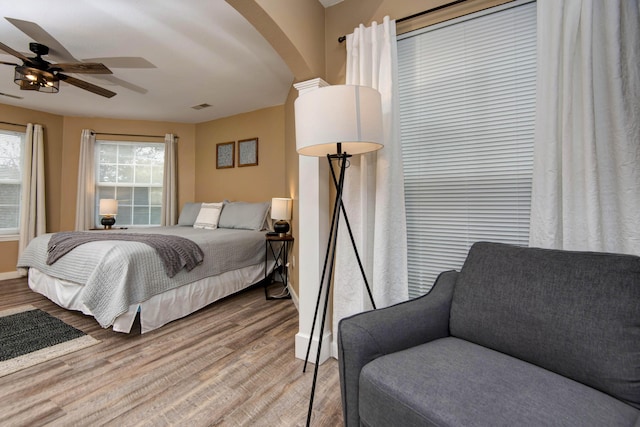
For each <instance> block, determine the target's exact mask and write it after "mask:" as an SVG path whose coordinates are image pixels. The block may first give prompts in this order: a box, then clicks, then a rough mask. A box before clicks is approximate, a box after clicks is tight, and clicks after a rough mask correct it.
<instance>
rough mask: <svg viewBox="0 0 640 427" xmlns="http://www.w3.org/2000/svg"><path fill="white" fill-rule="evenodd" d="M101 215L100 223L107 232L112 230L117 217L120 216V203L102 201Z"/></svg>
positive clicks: (107, 200)
mask: <svg viewBox="0 0 640 427" xmlns="http://www.w3.org/2000/svg"><path fill="white" fill-rule="evenodd" d="M99 212H100V215H101V216H102V219H101V220H100V223H101V224H102V225H103V226H104V228H105V230H111V226H112V225H113V224H115V223H116V218H115V217H116V215H118V201H117V200H116V199H100V210H99Z"/></svg>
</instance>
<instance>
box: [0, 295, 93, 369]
mask: <svg viewBox="0 0 640 427" xmlns="http://www.w3.org/2000/svg"><path fill="white" fill-rule="evenodd" d="M98 342H99V341H98V340H96V339H94V338H92V337H91V336H89V335H86V334H85V333H84V332H82V331H80V330H78V329H76V328H74V327H73V326H70V325H67V324H66V323H64V322H63V321H62V320H60V319H58V318H56V317H53V316H51V315H49V314H48V313H46V312H44V311H42V310H38V309H36V308H35V307H32V306H21V307H17V308H14V309H10V310H5V311H1V312H0V376H4V375H8V374H10V373H12V372H16V371H18V370H21V369H24V368H27V367H29V366H33V365H36V364H38V363H42V362H44V361H47V360H51V359H54V358H56V357H60V356H62V355H64V354H68V353H71V352H74V351H77V350H80V349H83V348H86V347H88V346H91V345H94V344H97V343H98Z"/></svg>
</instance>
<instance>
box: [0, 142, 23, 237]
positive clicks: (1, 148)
mask: <svg viewBox="0 0 640 427" xmlns="http://www.w3.org/2000/svg"><path fill="white" fill-rule="evenodd" d="M24 138H25V134H24V133H20V132H11V131H6V130H0V234H18V229H19V227H20V198H21V194H22V193H21V189H22V167H23V166H22V164H23V155H24Z"/></svg>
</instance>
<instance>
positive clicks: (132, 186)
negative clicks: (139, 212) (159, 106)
mask: <svg viewBox="0 0 640 427" xmlns="http://www.w3.org/2000/svg"><path fill="white" fill-rule="evenodd" d="M104 145H114V146H116V152H117V154H116V161H115V163H114V162H103V163H102V164H109V165H111V166H115V168H116V171H117V170H118V168H119V167H121V166H125V167H127V168H130V169H131V173H132V174H133V177H134V181H133V182H132V183H131V182H119V177H118V176H117V172H116V175H115V176H114V178H115V180H116V181H115V182H105V181H100V172H101V169H100V166H101V163H100V155H101V146H104ZM127 145H129V146H133V147H134V150H135V147H136V146H137V147H154V148H162V153H161V157H162V162H161V163H157V162H156V163H154V162H153V160H152V161H150V162H149V163H148V164H136V163H135V160H134V159H133V158H132V163H130V164H128V163H120V157H119V156H120V153H119V150H120V149H119V148H118V147H121V146H122V147H125V146H127ZM165 149H166V148H165V144H164V142H155V141H135V140H114V139H96V141H95V153H94V165H95V171H94V177H95V183H94V188H95V198H94V223H95V224H94V225H95V227H96V228H101V227H102V225H101V224H100V219H101V216H100V212H99V203H100V199H101V198H115V199H117V200H118V216H120V217H121V218H122V216H123V215H125V214H123V210H124V211H125V212H127V214H129V218H130V221H127V222H125V223H123V222H122V220H121V221H118V222H117V225H118V226H123V227H136V228H142V227H157V226H159V225H160V224H161V221H162V218H161V211H162V203H163V198H162V193H163V187H164V180H163V176H164V160H165V153H164V150H165ZM134 157H135V154H134ZM137 166H143V167H147V166H148V167H149V172H150V178H149V181H150V182H136V181H135V178H136V171H137ZM158 167H159V168H160V179H159V180H154V179H153V177H154V174H155V173H157V172H154V168H155V169H157V168H158ZM101 188H102V189H106V188H114V189H115V192H114V193H113V195H111V194H107V195H106V196H105V197H101V193H103V191H105V190H102V191H101ZM138 188H141V189H149V191H148V192H147V196H146V197H147V199H148V202H147V204H143V205H138V207H144V208H148V210H149V211H148V212H149V213H148V215H149V219H150V220H151V209H154V210H155V211H157V215H156V216H157V218H158V223H151V221H149V223H145V224H139V223H138V224H136V223H135V209H136V204H135V197H136V196H135V193H136V189H138ZM118 189H123V190H125V189H126V190H125V191H127V190H128V191H130V197H128V198H126V197H127V196H124V197H125V198H124V199H123V197H122V196H120V197H119V195H118V194H117V193H118ZM152 189H156V190H157V189H160V192H159V196H158V194H155V195H154V194H152V191H151V190H152ZM106 191H109V190H106ZM156 193H157V191H156ZM103 194H104V193H103ZM152 198H153V199H154V200H155V199H159V203H152V200H151V199H152ZM127 201H130V203H127ZM123 202H125V203H123ZM129 212H130V213H129ZM116 219H117V216H116Z"/></svg>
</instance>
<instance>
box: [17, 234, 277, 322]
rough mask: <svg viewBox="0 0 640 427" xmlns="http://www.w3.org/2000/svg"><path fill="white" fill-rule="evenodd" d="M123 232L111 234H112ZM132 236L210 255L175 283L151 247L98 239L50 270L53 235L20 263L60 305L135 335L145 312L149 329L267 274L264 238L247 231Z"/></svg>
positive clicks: (32, 284)
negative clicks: (167, 238)
mask: <svg viewBox="0 0 640 427" xmlns="http://www.w3.org/2000/svg"><path fill="white" fill-rule="evenodd" d="M114 232H115V233H117V231H109V233H114ZM127 232H128V233H131V232H151V233H156V234H173V235H180V236H182V237H186V238H189V239H191V240H193V241H195V242H196V243H198V245H199V246H200V247H201V248H202V250H203V252H204V253H205V257H204V261H203V263H202V265H199V266H198V267H196V268H194V269H193V270H191V271H190V272H187V271H185V270H182V271H180V272H179V273H178V274H177V275H176V276H175V277H173V278H169V277H168V276H166V274H165V273H164V269H163V267H162V264H161V261H160V259H159V258H158V256H157V254H155V251H154V250H153V249H152V248H150V247H149V246H147V245H145V244H144V243H138V242H124V241H101V242H91V243H87V244H84V245H81V246H78V247H77V248H75V249H73V250H72V251H71V252H70V253H69V254H67V255H65V256H63V257H62V258H61V259H60V260H58V261H57V262H56V263H54V264H53V265H50V266H49V265H46V261H45V260H46V243H47V242H48V238H49V237H50V235H45V236H41V237H38V238H37V239H35V240H34V241H33V242H32V243H31V244H30V245H29V247H28V248H27V250H25V253H24V254H23V255H22V256H21V258H20V260H19V262H18V265H19V266H20V267H30V271H29V286H30V287H31V288H32V289H34V290H35V291H37V292H39V293H42V294H43V295H45V296H47V297H48V298H49V299H51V300H53V301H54V302H56V303H57V304H59V305H61V306H63V307H65V308H69V309H73V310H80V311H82V312H83V313H86V314H90V315H92V316H94V317H95V318H96V320H97V321H98V322H99V323H100V324H101V326H102V327H109V326H113V328H114V330H116V331H120V332H129V331H130V329H131V325H132V323H133V320H134V318H135V314H136V312H137V311H138V310H140V313H141V322H142V323H143V325H142V329H143V332H148V331H150V330H153V329H155V328H157V327H160V326H162V325H163V324H165V323H167V322H168V321H171V320H174V319H176V318H179V317H182V316H184V315H187V314H189V313H191V312H193V311H195V310H198V309H200V308H202V307H204V306H205V305H207V304H209V303H211V302H213V301H215V300H217V299H220V298H222V297H224V296H227V295H230V294H232V293H234V292H237V291H239V290H241V289H243V288H245V287H247V286H249V285H251V284H252V283H255V282H257V281H259V280H260V279H262V278H263V277H264V256H265V251H264V234H263V233H262V232H256V231H247V230H227V229H218V230H202V229H194V228H191V227H154V228H150V229H141V230H133V229H130V230H127Z"/></svg>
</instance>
